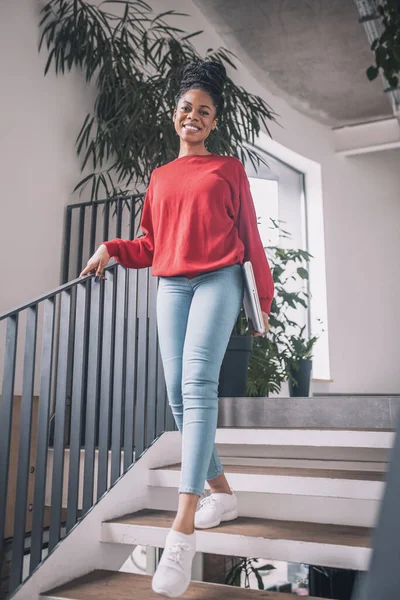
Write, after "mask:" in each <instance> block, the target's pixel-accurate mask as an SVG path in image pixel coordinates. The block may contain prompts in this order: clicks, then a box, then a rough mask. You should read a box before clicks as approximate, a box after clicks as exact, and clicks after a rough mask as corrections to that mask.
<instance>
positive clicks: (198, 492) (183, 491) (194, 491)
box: [179, 487, 204, 496]
mask: <svg viewBox="0 0 400 600" xmlns="http://www.w3.org/2000/svg"><path fill="white" fill-rule="evenodd" d="M203 492H204V489H203V490H199V489H196V488H190V487H183V488H179V493H180V494H194V495H195V496H201V495H202V493H203Z"/></svg>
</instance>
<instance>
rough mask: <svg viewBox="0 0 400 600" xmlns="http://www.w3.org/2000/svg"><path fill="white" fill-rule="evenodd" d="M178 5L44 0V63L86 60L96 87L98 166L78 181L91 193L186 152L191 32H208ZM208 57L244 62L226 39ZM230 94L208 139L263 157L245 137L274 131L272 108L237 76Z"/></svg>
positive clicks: (229, 150)
mask: <svg viewBox="0 0 400 600" xmlns="http://www.w3.org/2000/svg"><path fill="white" fill-rule="evenodd" d="M112 9H114V11H113V12H112ZM177 14H178V13H176V12H174V11H168V10H167V11H165V12H164V13H162V14H161V15H155V14H154V13H153V12H152V9H151V7H150V6H149V5H148V4H146V2H144V1H143V0H127V1H125V2H124V1H123V0H106V1H104V2H101V3H100V4H99V3H95V2H88V1H84V0H74V1H73V2H72V1H71V2H66V0H50V1H48V2H47V3H46V4H45V6H44V8H43V9H42V19H41V23H40V27H41V37H40V46H39V48H42V47H43V46H46V48H47V51H48V60H47V64H46V68H45V73H47V72H48V71H49V69H50V68H51V67H52V68H53V69H54V70H55V72H56V73H57V74H59V73H64V72H65V71H70V70H71V69H73V68H78V69H79V70H81V72H82V73H83V75H84V76H85V78H86V81H87V82H90V83H91V85H92V86H93V88H94V92H95V102H94V106H93V110H92V111H91V112H90V113H89V114H88V115H87V116H86V118H85V120H84V122H83V124H82V127H81V130H80V132H79V134H78V138H77V153H78V155H79V157H80V159H81V167H82V170H84V169H86V170H88V169H89V173H88V174H87V175H85V177H84V178H83V179H82V180H81V181H79V182H78V183H77V185H76V188H75V189H79V188H81V189H82V188H83V187H84V186H86V185H87V184H90V185H91V199H92V200H95V199H98V198H100V197H104V196H106V198H114V197H115V196H116V195H120V194H128V193H129V194H131V193H132V192H134V191H137V190H138V191H142V190H143V188H144V187H146V186H147V185H148V182H149V179H150V173H151V172H152V171H153V170H154V168H155V167H158V166H160V165H162V164H165V163H167V162H169V161H171V160H172V159H174V158H176V156H177V154H178V150H179V139H178V137H177V136H176V135H175V130H174V127H173V123H172V112H173V108H174V105H175V96H176V94H177V92H178V90H179V81H180V76H181V72H182V69H183V67H184V66H185V65H186V64H187V63H188V62H190V61H193V60H197V59H200V58H201V57H200V55H199V54H198V52H197V51H196V49H195V47H194V46H193V45H192V43H191V40H192V39H193V37H194V36H197V35H200V34H201V33H202V32H201V31H197V32H194V33H191V34H187V33H186V32H185V31H183V30H182V29H179V28H177V27H174V26H172V25H170V24H169V23H168V20H169V18H170V17H173V16H174V15H177ZM179 16H184V15H179ZM207 57H208V58H213V59H214V60H217V61H220V62H223V63H225V65H228V66H230V67H232V68H236V67H235V65H234V63H233V61H232V59H233V55H232V54H231V53H230V52H229V51H227V50H225V49H223V48H220V49H218V50H215V51H214V50H212V49H209V51H208V53H207ZM225 97H226V106H225V111H224V117H223V118H222V119H221V120H220V122H219V125H218V128H217V129H216V130H215V132H213V134H212V135H211V136H210V138H209V139H208V141H207V147H208V149H209V150H210V151H211V152H215V153H218V154H231V155H234V156H238V157H239V158H240V159H241V160H242V161H243V160H246V159H249V160H250V161H251V162H252V163H253V164H254V165H257V163H259V162H264V160H263V158H262V157H261V156H260V155H259V154H258V153H257V152H256V150H255V149H254V147H253V146H251V145H246V143H247V144H254V141H255V138H256V137H257V136H258V134H259V133H260V131H261V128H263V129H264V130H265V131H267V132H269V123H270V122H271V121H273V120H275V115H274V113H273V111H272V110H271V108H270V107H269V106H268V104H267V103H266V102H265V101H264V100H263V99H262V98H261V97H259V96H256V95H254V94H249V93H248V92H246V90H245V89H243V88H242V87H241V86H238V85H236V84H235V83H234V81H233V80H232V79H231V78H229V77H228V79H227V83H226V94H225ZM139 202H140V203H141V202H142V199H139ZM139 208H140V206H139ZM135 212H136V211H135Z"/></svg>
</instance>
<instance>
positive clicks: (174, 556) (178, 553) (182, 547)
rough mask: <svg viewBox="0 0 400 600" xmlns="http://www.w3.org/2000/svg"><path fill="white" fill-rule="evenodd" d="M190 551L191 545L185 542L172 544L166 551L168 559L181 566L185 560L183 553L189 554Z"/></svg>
mask: <svg viewBox="0 0 400 600" xmlns="http://www.w3.org/2000/svg"><path fill="white" fill-rule="evenodd" d="M189 550H190V545H189V544H185V543H184V542H179V543H177V544H171V546H167V548H166V549H165V552H166V555H167V556H166V558H169V559H170V560H173V561H174V562H175V563H178V564H181V563H182V560H183V552H187V551H189Z"/></svg>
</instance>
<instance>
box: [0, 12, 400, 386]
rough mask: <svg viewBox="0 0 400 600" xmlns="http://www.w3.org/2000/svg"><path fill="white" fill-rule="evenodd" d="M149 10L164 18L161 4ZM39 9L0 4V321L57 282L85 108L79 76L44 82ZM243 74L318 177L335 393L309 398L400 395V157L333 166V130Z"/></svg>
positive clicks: (195, 23) (199, 24) (211, 37)
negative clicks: (399, 313) (312, 163)
mask: <svg viewBox="0 0 400 600" xmlns="http://www.w3.org/2000/svg"><path fill="white" fill-rule="evenodd" d="M150 3H151V4H152V5H153V6H154V7H155V9H157V10H160V11H161V10H165V7H166V3H165V0H163V1H161V0H152V2H150ZM35 7H36V3H35V2H34V1H33V0H18V2H15V0H14V1H13V0H2V2H1V4H0V77H1V79H0V81H1V82H2V93H1V95H0V119H1V121H0V136H1V137H0V171H1V204H0V269H1V282H2V283H1V284H0V286H1V287H0V292H1V293H0V313H1V312H2V311H5V310H7V309H9V308H11V307H12V306H14V305H16V304H19V303H21V302H23V301H25V300H27V299H28V298H30V297H33V296H36V295H38V294H40V293H43V292H45V291H47V290H49V289H51V288H53V287H55V286H56V285H57V284H58V282H59V274H60V261H61V243H62V228H63V214H64V212H63V209H64V207H65V205H66V204H68V203H70V202H71V191H72V189H73V187H74V185H75V183H76V182H77V181H78V179H79V164H78V161H77V158H76V155H75V149H74V141H75V138H76V134H77V132H78V129H79V125H80V123H81V122H82V119H83V117H84V115H85V114H86V111H87V109H88V108H89V107H90V93H89V91H88V90H85V86H84V83H83V82H82V79H81V77H80V76H79V75H78V74H74V75H72V76H68V77H59V78H58V79H57V78H56V77H55V76H53V75H49V76H47V77H46V78H44V77H43V66H44V61H45V55H43V56H39V55H38V54H37V39H38V26H37V15H36V13H35ZM168 8H176V9H177V10H181V11H182V12H186V13H190V14H191V15H193V17H192V18H191V19H183V18H177V19H176V20H177V21H178V22H179V24H181V25H182V26H183V27H185V29H187V30H188V31H195V30H198V29H200V28H202V29H205V31H206V33H204V34H203V35H202V36H201V37H199V38H198V40H197V42H196V43H197V44H198V45H199V49H200V50H202V51H203V52H204V51H205V50H206V49H207V48H208V47H210V46H212V47H214V48H215V47H217V46H218V45H220V44H221V43H222V44H223V42H222V41H221V39H220V38H219V36H218V35H217V34H216V32H215V31H214V30H213V29H212V25H211V24H210V23H208V22H207V21H206V20H205V19H204V17H203V15H202V14H201V13H200V12H199V10H198V9H197V7H196V6H195V5H194V3H193V2H192V0H169V1H168ZM233 50H236V51H237V54H238V55H239V56H241V57H243V58H244V59H245V58H246V57H244V56H243V53H242V52H241V51H240V49H237V48H236V49H235V48H233ZM246 65H249V63H248V62H247V60H246ZM250 66H251V70H252V72H253V74H252V73H251V72H250V71H249V70H248V68H244V67H240V68H239V70H238V71H237V72H234V73H233V76H234V78H235V80H236V81H237V83H239V84H241V85H244V86H245V87H246V88H247V89H248V90H249V91H251V92H253V93H257V94H260V95H262V96H263V97H264V98H265V99H266V100H267V101H268V102H269V103H270V104H271V106H272V107H273V108H274V110H275V111H276V112H277V113H279V123H280V126H279V127H278V126H272V133H273V136H274V138H275V139H276V140H277V141H278V142H279V143H281V144H283V145H285V146H287V147H288V148H290V149H291V150H293V151H295V152H297V153H299V154H302V155H303V156H305V157H307V158H309V159H311V160H314V161H317V162H319V163H320V164H321V167H322V181H323V194H324V219H325V241H326V265H327V273H326V275H327V289H328V321H329V333H330V358H331V377H332V379H333V382H332V383H326V384H315V386H314V390H315V391H330V392H350V393H356V392H359V393H361V392H365V393H373V392H382V393H391V392H397V391H398V390H399V387H400V385H399V384H400V370H399V369H398V355H399V349H400V348H399V346H400V343H399V341H398V340H399V339H400V335H399V334H400V322H399V319H398V318H397V305H398V297H399V292H400V283H399V279H398V277H397V270H398V269H397V263H398V256H399V254H400V252H399V250H400V235H399V222H400V214H399V213H400V201H399V194H398V190H399V187H400V186H399V184H400V172H399V169H398V166H397V165H398V159H399V153H398V152H397V153H396V152H395V151H392V152H390V153H389V152H387V153H382V154H374V155H368V156H362V157H358V158H357V157H353V158H342V157H338V156H336V155H335V154H334V151H333V140H332V135H331V132H330V130H329V129H328V128H326V127H324V126H322V125H320V124H319V123H316V122H314V121H313V120H311V119H310V118H308V117H306V116H304V115H302V114H300V113H299V112H297V111H296V110H294V109H293V108H291V107H290V106H289V105H288V104H287V103H286V102H285V101H284V100H282V99H280V98H279V97H278V96H276V95H273V94H272V93H270V92H268V91H267V89H268V86H269V82H268V81H267V80H266V78H265V75H263V74H261V73H259V72H258V71H257V67H256V66H255V65H250ZM269 87H270V89H273V87H272V86H269ZM77 200H78V199H77V198H74V199H73V201H77Z"/></svg>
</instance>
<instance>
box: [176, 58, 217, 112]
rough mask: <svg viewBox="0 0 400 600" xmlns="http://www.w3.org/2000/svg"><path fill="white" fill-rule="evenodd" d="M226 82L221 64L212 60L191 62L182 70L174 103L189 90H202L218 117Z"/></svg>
mask: <svg viewBox="0 0 400 600" xmlns="http://www.w3.org/2000/svg"><path fill="white" fill-rule="evenodd" d="M225 82H226V69H225V67H224V65H223V64H222V63H219V62H216V61H213V60H202V61H196V62H191V63H189V64H188V65H186V67H185V68H184V70H183V74H182V80H181V84H180V88H179V92H178V94H177V95H176V98H175V100H176V103H177V104H178V102H179V100H180V98H181V97H182V96H183V94H185V93H186V92H188V91H189V90H196V89H200V90H204V91H205V92H207V94H209V95H210V96H211V98H212V100H213V102H214V105H215V108H216V110H217V117H220V116H221V115H222V113H223V110H224V105H225V100H224V95H223V91H224V86H225Z"/></svg>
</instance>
